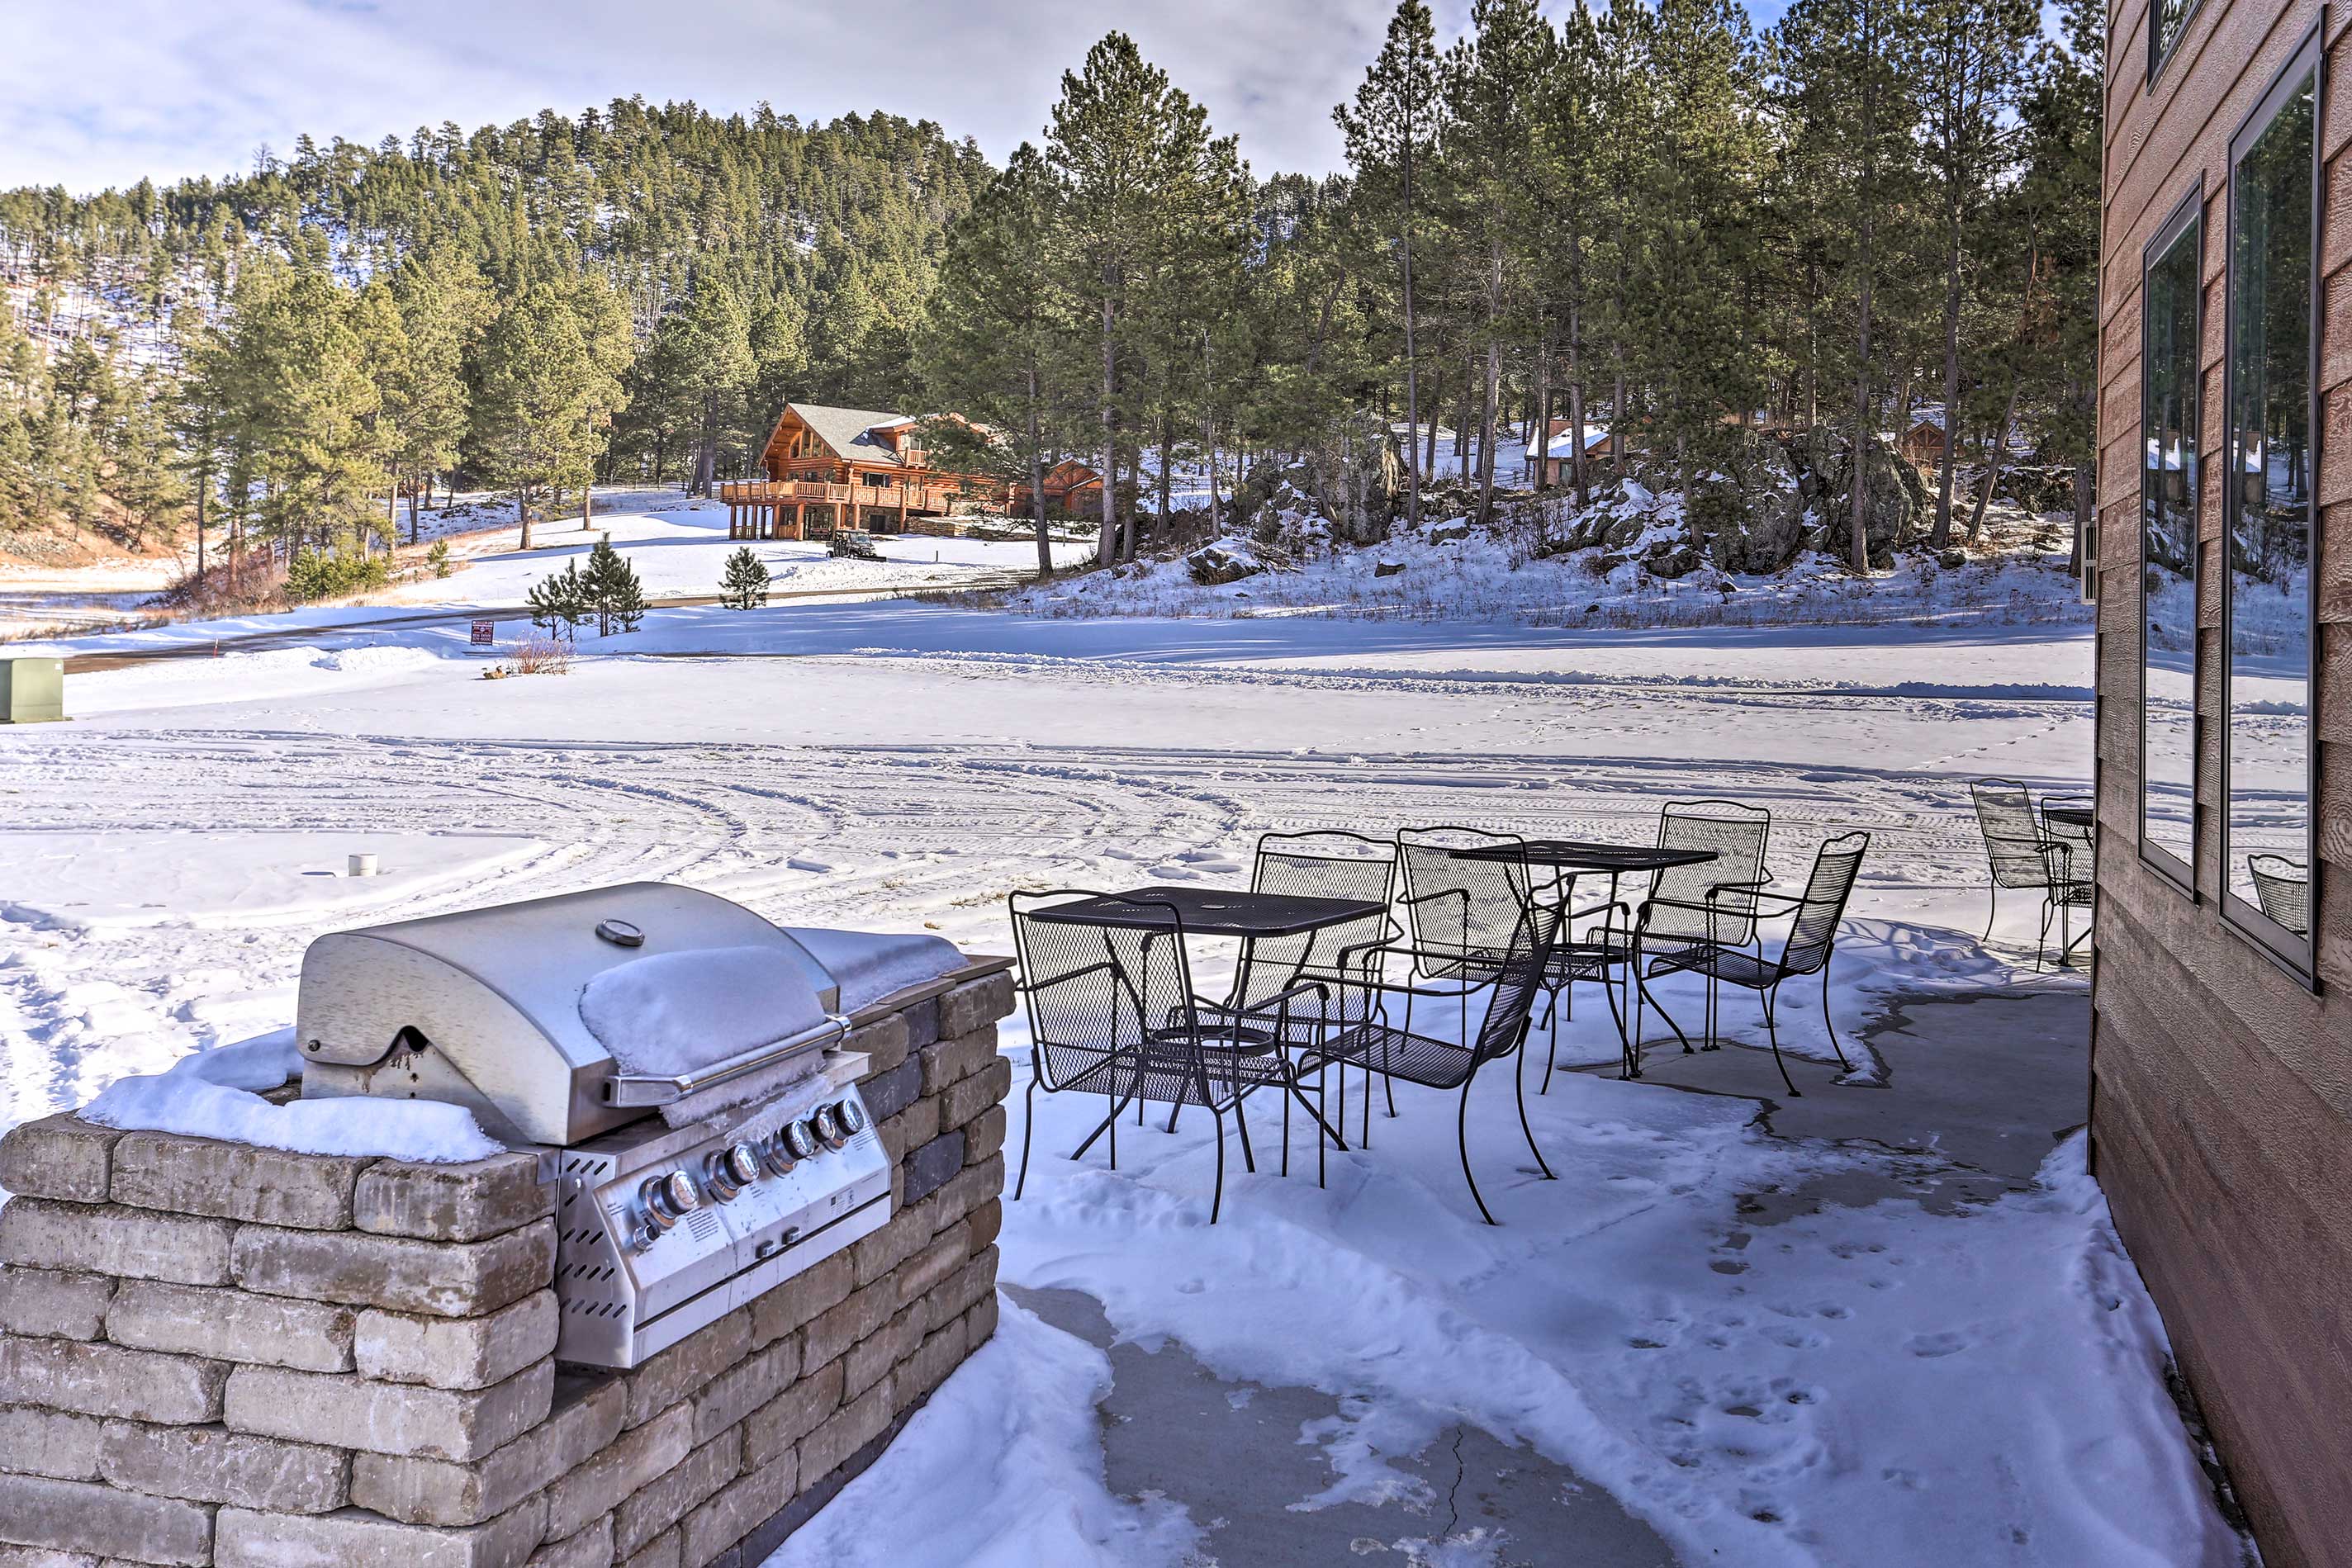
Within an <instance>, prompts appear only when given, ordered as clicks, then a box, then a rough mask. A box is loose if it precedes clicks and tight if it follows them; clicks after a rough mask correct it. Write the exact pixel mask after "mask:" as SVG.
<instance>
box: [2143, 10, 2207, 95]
mask: <svg viewBox="0 0 2352 1568" xmlns="http://www.w3.org/2000/svg"><path fill="white" fill-rule="evenodd" d="M2204 8H2205V0H2189V9H2188V10H2186V11H2183V12H2182V13H2181V14H2180V31H2179V32H2178V33H2176V34H2174V35H2173V37H2172V42H2171V43H2170V44H2169V45H2167V44H2165V43H2164V42H2163V41H2162V40H2161V39H2160V38H2159V37H2158V36H2157V25H2158V21H2159V20H2160V19H2161V18H2162V16H2163V15H2164V0H2148V5H2147V86H2148V90H2149V91H2151V92H2153V91H2154V90H2155V89H2156V78H2158V77H2160V76H2162V75H2163V74H2164V68H2165V67H2166V66H2168V65H2170V64H2171V63H2172V57H2173V56H2175V55H2177V54H2179V52H2180V46H2181V45H2182V44H2183V43H2185V42H2187V41H2188V38H2189V24H2190V23H2191V22H2194V21H2195V20H2197V13H2198V12H2200V11H2201V10H2203V9H2204Z"/></svg>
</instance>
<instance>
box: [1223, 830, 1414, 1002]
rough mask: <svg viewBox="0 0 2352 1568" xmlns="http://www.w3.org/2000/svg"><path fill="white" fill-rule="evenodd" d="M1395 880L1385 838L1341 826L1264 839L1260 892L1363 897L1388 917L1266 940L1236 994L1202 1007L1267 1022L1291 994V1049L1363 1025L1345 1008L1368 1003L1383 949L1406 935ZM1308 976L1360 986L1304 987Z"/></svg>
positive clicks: (1256, 888)
mask: <svg viewBox="0 0 2352 1568" xmlns="http://www.w3.org/2000/svg"><path fill="white" fill-rule="evenodd" d="M1395 882H1396V846H1395V845H1394V844H1392V843H1390V842H1388V841H1385V840H1381V839H1374V838H1368V837H1366V836H1365V835H1363V834H1361V833H1351V832H1345V831H1339V830H1336V829H1334V830H1328V831H1316V832H1304V833H1265V834H1262V835H1261V836H1260V837H1259V839H1258V841H1257V859H1256V863H1255V866H1254V867H1253V868H1252V870H1251V873H1250V890H1251V891H1252V892H1253V893H1280V894H1295V895H1298V896H1303V897H1308V898H1353V899H1360V900H1362V901H1364V902H1365V903H1368V904H1379V905H1380V906H1381V913H1380V914H1379V915H1370V916H1367V917H1366V918H1364V919H1362V920H1350V921H1347V922H1345V923H1343V924H1341V925H1327V926H1325V927H1323V928H1322V929H1321V930H1318V931H1308V932H1302V933H1301V934H1299V935H1298V936H1261V937H1259V938H1258V939H1257V940H1256V941H1255V943H1253V944H1252V946H1251V950H1250V954H1249V963H1248V965H1247V966H1246V967H1245V968H1244V970H1243V971H1242V972H1240V973H1238V974H1236V975H1235V976H1234V992H1233V994H1232V995H1231V996H1230V997H1229V998H1226V999H1225V1000H1224V1001H1223V1002H1221V1003H1217V1004H1213V1005H1211V1006H1205V1007H1204V1009H1203V1010H1204V1011H1208V1012H1212V1013H1214V1014H1216V1015H1218V1016H1224V1015H1227V1014H1245V1015H1250V1016H1253V1017H1256V1018H1259V1019H1261V1020H1262V1019H1263V1013H1262V1011H1261V1009H1264V1008H1265V1005H1266V1004H1267V1003H1268V1002H1270V1001H1272V1000H1273V999H1274V998H1276V997H1279V996H1283V995H1285V994H1289V995H1290V996H1291V998H1292V1000H1291V1003H1290V1006H1289V1008H1288V1009H1287V1013H1286V1026H1285V1034H1284V1039H1283V1043H1284V1044H1285V1045H1288V1046H1305V1045H1311V1044H1313V1043H1315V1041H1316V1040H1318V1039H1319V1038H1320V1037H1321V1034H1322V1031H1323V1030H1326V1029H1328V1028H1332V1027H1337V1026H1339V1025H1342V1024H1347V1023H1353V1022H1360V1021H1362V1020H1361V1019H1360V1018H1349V1016H1347V1013H1346V1011H1345V1009H1346V1008H1347V1007H1349V1005H1350V1003H1351V1002H1352V1003H1353V1004H1354V1005H1358V1006H1360V1005H1361V1004H1362V999H1363V997H1364V991H1363V988H1362V986H1361V983H1360V982H1361V981H1362V979H1363V978H1364V977H1366V976H1367V975H1368V974H1377V972H1378V970H1379V967H1380V962H1381V958H1380V955H1381V950H1382V949H1383V948H1384V947H1385V946H1386V945H1387V944H1389V943H1390V942H1392V941H1394V940H1395V939H1396V937H1397V936H1398V935H1399V933H1398V931H1397V928H1396V926H1395V924H1394V923H1393V922H1392V921H1391V918H1390V916H1389V915H1388V906H1389V904H1390V901H1391V897H1392V896H1393V893H1394V886H1395ZM1309 979H1328V980H1332V981H1335V982H1348V981H1352V982H1356V983H1354V984H1349V985H1345V986H1342V985H1338V984H1335V985H1333V986H1331V987H1327V988H1325V989H1323V990H1321V991H1314V990H1302V989H1301V988H1300V985H1299V982H1300V981H1302V980H1309Z"/></svg>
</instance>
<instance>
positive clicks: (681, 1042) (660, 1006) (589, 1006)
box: [580, 947, 825, 1077]
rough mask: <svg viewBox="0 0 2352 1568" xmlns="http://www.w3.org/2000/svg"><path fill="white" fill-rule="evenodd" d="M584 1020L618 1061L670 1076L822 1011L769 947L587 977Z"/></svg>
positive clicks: (689, 955) (649, 962) (675, 958)
mask: <svg viewBox="0 0 2352 1568" xmlns="http://www.w3.org/2000/svg"><path fill="white" fill-rule="evenodd" d="M580 1019H581V1021H582V1022H583V1023H584V1024H586V1025H587V1026H588V1032H589V1033H590V1034H593V1035H594V1036H595V1037H596V1040H597V1042H598V1043H599V1044H601V1045H603V1046H604V1049H605V1050H606V1051H610V1052H612V1054H613V1060H614V1061H616V1062H618V1063H619V1064H620V1065H621V1066H622V1067H623V1068H625V1069H626V1070H627V1071H631V1072H642V1073H655V1074H659V1075H661V1076H664V1077H668V1076H673V1075H677V1074H681V1073H692V1072H695V1071H699V1070H700V1069H703V1068H706V1067H709V1066H710V1065H712V1064H713V1063H714V1062H719V1061H725V1060H727V1059H728V1058H729V1057H732V1056H740V1055H741V1054H742V1053H743V1052H745V1051H751V1050H754V1049H756V1048H757V1047H760V1046H762V1045H768V1044H771V1043H772V1042H774V1041H776V1040H782V1039H784V1038H785V1037H786V1036H789V1035H795V1034H800V1033H803V1032H804V1031H806V1030H812V1029H814V1028H815V1027H817V1026H818V1025H819V1024H821V1023H823V1022H824V1020H825V1008H824V1003H823V1002H822V1001H820V1000H819V999H818V997H817V994H816V988H815V987H814V985H812V984H811V983H810V981H809V977H808V976H807V975H806V974H804V973H803V972H802V971H801V970H800V969H798V968H796V967H789V966H786V965H783V964H780V963H778V962H777V961H776V954H775V950H774V949H773V948H772V947H709V948H701V949H698V950H693V951H688V952H681V953H656V954H654V955H652V956H649V957H644V958H635V959H632V960H630V961H629V962H627V963H625V964H621V965H618V966H615V967H613V968H610V969H606V970H604V972H603V973H601V974H598V975H594V976H592V977H590V978H589V980H588V983H587V984H586V985H585V986H583V987H582V988H581V991H580Z"/></svg>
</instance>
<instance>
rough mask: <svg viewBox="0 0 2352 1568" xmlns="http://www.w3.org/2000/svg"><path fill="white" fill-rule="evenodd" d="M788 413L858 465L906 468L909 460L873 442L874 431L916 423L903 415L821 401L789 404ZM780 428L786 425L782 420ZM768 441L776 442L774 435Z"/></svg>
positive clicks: (780, 418)
mask: <svg viewBox="0 0 2352 1568" xmlns="http://www.w3.org/2000/svg"><path fill="white" fill-rule="evenodd" d="M784 413H786V414H790V415H795V416H797V417H798V418H799V420H800V422H801V423H803V424H805V425H807V426H808V427H809V428H810V429H811V430H813V431H814V432H816V436H817V439H818V440H820V441H822V442H824V444H826V445H827V446H830V447H832V448H833V449H834V451H835V453H836V454H838V455H841V456H843V457H845V458H848V459H850V460H851V461H853V462H857V463H876V464H880V465H884V466H886V467H891V468H903V467H905V466H906V465H907V460H906V459H905V458H904V457H901V456H900V455H898V453H896V452H894V451H892V450H891V449H890V448H889V447H887V446H886V445H884V444H882V443H881V442H879V441H877V440H875V439H873V434H872V433H873V432H875V431H877V430H887V429H889V428H891V427H892V426H894V425H902V424H911V423H914V421H913V420H911V419H910V418H908V416H907V415H905V414H903V413H891V412H890V411H888V410H887V409H873V408H832V407H829V406H827V405H826V404H824V403H821V402H788V403H786V404H785V405H784ZM776 423H777V424H778V425H780V426H781V425H782V423H783V419H782V417H779V418H778V419H777V421H776ZM768 439H769V440H770V441H773V440H774V439H775V436H774V434H773V433H771V434H770V435H769V437H768Z"/></svg>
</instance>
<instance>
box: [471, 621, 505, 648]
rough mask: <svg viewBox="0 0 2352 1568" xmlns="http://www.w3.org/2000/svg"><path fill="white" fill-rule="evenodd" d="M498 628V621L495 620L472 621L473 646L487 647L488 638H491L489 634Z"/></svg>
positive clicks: (488, 643)
mask: <svg viewBox="0 0 2352 1568" xmlns="http://www.w3.org/2000/svg"><path fill="white" fill-rule="evenodd" d="M498 629H499V623H498V622H495V621H477V622H474V646H475V647H477V648H487V647H488V646H489V645H490V638H491V635H492V634H493V633H495V632H497V631H498Z"/></svg>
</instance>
